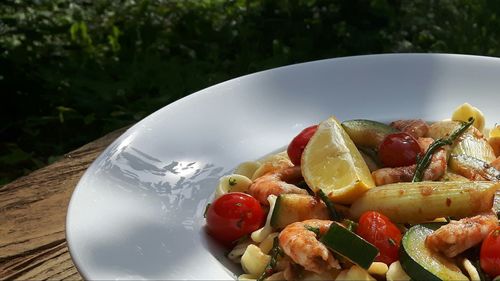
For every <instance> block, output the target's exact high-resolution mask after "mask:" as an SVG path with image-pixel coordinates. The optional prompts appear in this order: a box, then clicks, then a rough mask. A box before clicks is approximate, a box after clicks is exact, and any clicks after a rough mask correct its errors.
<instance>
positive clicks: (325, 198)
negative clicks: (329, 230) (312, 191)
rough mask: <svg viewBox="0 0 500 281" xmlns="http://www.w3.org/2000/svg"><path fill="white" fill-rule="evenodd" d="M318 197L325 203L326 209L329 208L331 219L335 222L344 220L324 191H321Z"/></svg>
mask: <svg viewBox="0 0 500 281" xmlns="http://www.w3.org/2000/svg"><path fill="white" fill-rule="evenodd" d="M318 196H319V198H320V199H321V200H322V201H323V202H324V203H325V205H326V208H328V213H329V214H330V218H331V219H332V220H334V221H340V220H341V219H342V216H341V215H340V214H339V212H337V210H336V209H335V206H334V205H333V202H332V201H331V200H330V198H328V196H326V194H325V193H324V192H323V190H321V189H320V190H319V192H318Z"/></svg>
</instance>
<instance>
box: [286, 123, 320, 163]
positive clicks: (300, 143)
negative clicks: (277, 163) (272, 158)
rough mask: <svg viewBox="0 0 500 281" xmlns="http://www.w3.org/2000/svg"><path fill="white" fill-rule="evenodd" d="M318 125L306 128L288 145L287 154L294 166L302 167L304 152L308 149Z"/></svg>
mask: <svg viewBox="0 0 500 281" xmlns="http://www.w3.org/2000/svg"><path fill="white" fill-rule="evenodd" d="M317 129H318V125H313V126H310V127H307V128H305V129H304V130H302V132H300V133H299V134H298V135H297V136H296V137H295V138H293V140H292V141H291V142H290V144H289V145H288V149H287V151H286V152H287V153H288V157H289V158H290V160H292V163H293V164H294V165H300V158H301V157H302V152H304V148H306V145H307V143H308V142H309V140H310V139H311V137H312V136H313V135H314V133H316V130H317Z"/></svg>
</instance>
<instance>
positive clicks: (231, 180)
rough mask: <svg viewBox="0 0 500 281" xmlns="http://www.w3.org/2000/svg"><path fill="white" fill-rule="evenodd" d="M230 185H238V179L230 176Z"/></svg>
mask: <svg viewBox="0 0 500 281" xmlns="http://www.w3.org/2000/svg"><path fill="white" fill-rule="evenodd" d="M229 185H230V186H233V185H236V179H233V178H229Z"/></svg>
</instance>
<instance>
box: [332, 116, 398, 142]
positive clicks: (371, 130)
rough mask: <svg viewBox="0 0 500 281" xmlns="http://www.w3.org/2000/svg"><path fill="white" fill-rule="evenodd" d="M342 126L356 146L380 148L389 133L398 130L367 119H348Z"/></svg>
mask: <svg viewBox="0 0 500 281" xmlns="http://www.w3.org/2000/svg"><path fill="white" fill-rule="evenodd" d="M342 127H343V128H344V130H345V131H346V132H347V134H348V135H349V137H350V138H351V139H352V141H353V142H354V144H355V145H356V146H364V147H368V148H372V149H378V148H379V146H380V144H381V143H382V141H383V140H384V138H385V137H386V136H387V135H389V134H393V133H397V132H398V130H396V129H394V128H393V127H391V126H389V125H387V124H384V123H380V122H377V121H373V120H366V119H354V120H347V121H344V122H342Z"/></svg>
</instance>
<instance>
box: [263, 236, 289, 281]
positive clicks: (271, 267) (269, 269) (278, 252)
mask: <svg viewBox="0 0 500 281" xmlns="http://www.w3.org/2000/svg"><path fill="white" fill-rule="evenodd" d="M269 254H270V255H271V260H270V261H269V263H268V264H267V266H266V269H265V270H264V272H263V273H262V274H261V275H260V276H259V278H257V281H263V280H264V279H266V278H267V277H269V276H271V275H272V274H273V273H274V271H275V268H276V263H277V262H278V256H283V255H284V253H283V250H282V249H281V248H280V243H279V239H278V237H275V238H274V240H273V247H272V249H271V251H270V252H269Z"/></svg>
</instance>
